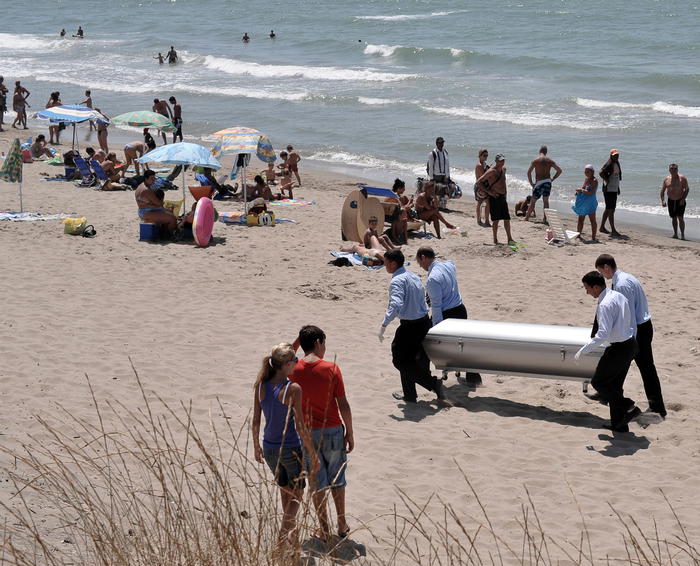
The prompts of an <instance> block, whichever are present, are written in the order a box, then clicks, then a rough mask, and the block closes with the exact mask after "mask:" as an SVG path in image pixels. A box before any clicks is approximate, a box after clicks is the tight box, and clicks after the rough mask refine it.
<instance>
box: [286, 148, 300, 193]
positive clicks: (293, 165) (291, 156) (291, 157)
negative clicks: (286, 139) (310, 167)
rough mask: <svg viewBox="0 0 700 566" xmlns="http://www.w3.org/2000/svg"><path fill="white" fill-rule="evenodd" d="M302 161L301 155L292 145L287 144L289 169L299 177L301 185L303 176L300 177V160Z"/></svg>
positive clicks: (298, 180)
mask: <svg viewBox="0 0 700 566" xmlns="http://www.w3.org/2000/svg"><path fill="white" fill-rule="evenodd" d="M300 161H301V156H300V155H299V153H298V152H297V151H295V150H294V148H293V147H292V146H291V145H288V146H287V162H286V163H287V169H289V171H290V173H294V176H295V177H296V178H297V184H298V185H299V186H300V187H301V177H299V162H300Z"/></svg>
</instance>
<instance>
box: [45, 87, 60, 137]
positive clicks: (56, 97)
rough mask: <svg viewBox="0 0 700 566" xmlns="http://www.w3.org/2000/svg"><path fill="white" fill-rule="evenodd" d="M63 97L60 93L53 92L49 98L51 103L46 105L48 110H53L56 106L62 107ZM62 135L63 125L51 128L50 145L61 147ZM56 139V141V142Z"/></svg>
mask: <svg viewBox="0 0 700 566" xmlns="http://www.w3.org/2000/svg"><path fill="white" fill-rule="evenodd" d="M61 104H62V102H61V96H60V93H59V92H52V93H51V96H50V97H49V101H48V102H47V103H46V108H53V107H54V106H61ZM60 135H61V125H60V124H55V125H53V126H49V143H53V144H56V145H60V144H61V142H60V141H59V136H60ZM54 138H56V141H54Z"/></svg>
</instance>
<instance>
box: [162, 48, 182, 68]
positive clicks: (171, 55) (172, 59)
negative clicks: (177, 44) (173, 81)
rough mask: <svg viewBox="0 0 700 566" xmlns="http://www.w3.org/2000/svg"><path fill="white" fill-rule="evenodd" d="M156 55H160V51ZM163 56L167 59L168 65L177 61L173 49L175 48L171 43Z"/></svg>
mask: <svg viewBox="0 0 700 566" xmlns="http://www.w3.org/2000/svg"><path fill="white" fill-rule="evenodd" d="M158 55H160V53H158ZM165 57H166V58H167V59H168V64H170V65H174V64H175V63H177V62H178V56H177V51H175V48H174V47H173V46H172V45H171V46H170V51H168V53H167V54H166V55H165Z"/></svg>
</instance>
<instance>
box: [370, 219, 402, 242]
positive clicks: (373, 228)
mask: <svg viewBox="0 0 700 566" xmlns="http://www.w3.org/2000/svg"><path fill="white" fill-rule="evenodd" d="M367 223H368V224H369V227H368V228H367V230H366V231H365V234H364V236H363V237H362V243H363V245H364V246H365V247H366V248H374V249H378V250H381V249H382V248H383V249H385V250H393V249H396V246H395V245H394V244H393V243H392V242H391V240H390V239H389V238H387V237H386V236H385V235H384V234H380V233H379V232H378V231H377V226H378V225H379V220H378V219H377V217H376V216H370V217H369V219H368V220H367ZM398 249H400V248H398Z"/></svg>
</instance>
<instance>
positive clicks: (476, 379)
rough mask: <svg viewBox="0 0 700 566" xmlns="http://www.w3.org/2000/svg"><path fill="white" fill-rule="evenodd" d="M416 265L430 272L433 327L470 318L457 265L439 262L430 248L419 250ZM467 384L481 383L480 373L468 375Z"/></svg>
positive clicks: (426, 285)
mask: <svg viewBox="0 0 700 566" xmlns="http://www.w3.org/2000/svg"><path fill="white" fill-rule="evenodd" d="M416 263H418V265H420V266H421V268H422V269H424V270H425V271H427V272H428V279H427V280H426V282H425V290H426V296H427V299H428V301H427V302H428V306H429V307H430V308H431V310H432V314H433V320H432V323H433V326H435V325H436V324H438V323H440V322H442V321H443V320H444V319H446V318H461V319H466V318H468V316H467V308H466V307H465V306H464V303H463V302H462V296H461V295H460V293H459V285H458V284H457V270H456V268H455V264H454V263H452V262H451V261H439V260H437V259H436V255H435V251H434V250H433V248H431V247H428V246H423V247H420V248H418V251H417V252H416ZM466 382H467V383H470V384H473V385H478V384H480V383H481V376H480V375H479V374H478V373H468V374H467V379H466Z"/></svg>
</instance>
